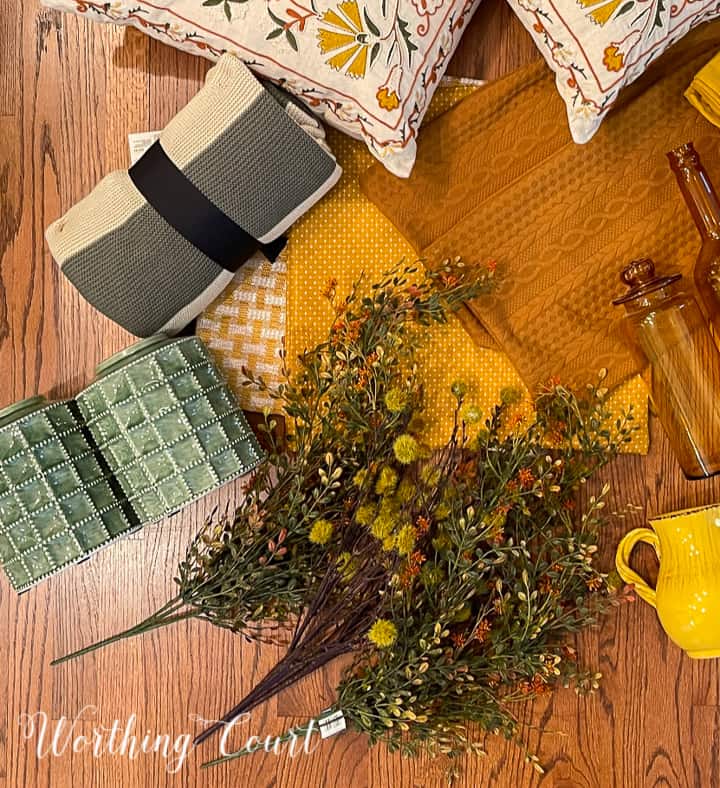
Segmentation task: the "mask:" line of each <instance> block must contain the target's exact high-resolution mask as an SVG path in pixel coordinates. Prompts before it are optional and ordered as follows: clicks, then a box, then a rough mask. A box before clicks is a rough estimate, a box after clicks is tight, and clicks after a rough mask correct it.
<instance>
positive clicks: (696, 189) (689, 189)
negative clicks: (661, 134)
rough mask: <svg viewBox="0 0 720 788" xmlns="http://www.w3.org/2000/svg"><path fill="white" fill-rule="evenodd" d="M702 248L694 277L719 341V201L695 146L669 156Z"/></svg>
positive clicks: (682, 147) (702, 302)
mask: <svg viewBox="0 0 720 788" xmlns="http://www.w3.org/2000/svg"><path fill="white" fill-rule="evenodd" d="M668 159H670V167H671V168H672V170H673V172H674V173H675V177H676V178H677V181H678V184H680V191H681V192H682V195H683V197H684V198H685V202H686V203H687V206H688V208H689V210H690V213H691V214H692V217H693V219H694V220H695V224H696V225H697V228H698V231H699V232H700V238H701V241H702V245H701V247H700V253H699V254H698V258H697V261H696V263H695V268H694V271H693V277H694V279H695V287H696V288H697V291H698V294H699V295H700V301H701V305H702V307H703V311H704V312H705V315H706V317H707V318H708V320H709V321H710V325H711V328H712V329H713V333H714V335H715V339H716V341H717V340H718V338H720V200H719V199H718V196H717V194H716V193H715V189H714V188H713V185H712V183H711V182H710V179H709V178H708V174H707V172H705V168H704V167H703V166H702V163H701V161H700V156H699V155H698V153H697V151H696V150H695V148H694V146H693V144H692V142H688V143H686V144H685V145H681V146H680V147H679V148H675V150H672V151H670V153H668Z"/></svg>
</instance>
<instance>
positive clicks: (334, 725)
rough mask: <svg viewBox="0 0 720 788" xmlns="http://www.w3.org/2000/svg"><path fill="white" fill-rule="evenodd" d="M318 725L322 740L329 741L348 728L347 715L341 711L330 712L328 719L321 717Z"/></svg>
mask: <svg viewBox="0 0 720 788" xmlns="http://www.w3.org/2000/svg"><path fill="white" fill-rule="evenodd" d="M318 725H319V727H320V738H321V739H329V738H330V737H331V736H335V734H336V733H341V732H342V731H344V730H345V728H346V727H347V726H346V724H345V715H344V714H343V713H342V712H341V711H340V709H337V711H332V712H330V713H329V714H328V715H327V716H326V717H320V719H319V720H318Z"/></svg>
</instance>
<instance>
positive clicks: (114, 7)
mask: <svg viewBox="0 0 720 788" xmlns="http://www.w3.org/2000/svg"><path fill="white" fill-rule="evenodd" d="M43 3H44V5H46V6H49V7H50V8H56V9H59V10H61V11H68V12H71V13H75V14H78V15H80V16H82V17H85V18H86V19H92V20H94V21H99V22H109V23H113V24H118V25H132V26H133V27H136V28H138V29H139V30H142V31H143V32H144V33H147V34H148V35H151V36H153V37H154V38H157V39H159V40H160V41H164V42H166V43H168V44H171V45H172V46H175V47H178V48H179V49H184V50H186V51H188V52H192V53H193V54H195V55H203V56H204V57H207V58H211V59H217V58H218V57H219V56H220V55H221V54H222V53H223V52H224V51H231V52H233V53H234V54H236V55H237V56H238V57H240V58H241V59H242V60H244V61H245V62H246V63H247V64H248V65H249V66H250V67H251V68H252V69H253V70H254V71H255V72H257V73H258V74H260V75H261V76H264V77H267V78H268V79H270V80H272V81H274V82H276V83H278V84H280V85H281V86H282V87H284V88H285V89H287V90H289V91H290V92H291V93H294V94H295V95H296V96H299V97H300V98H301V99H302V100H303V101H305V102H306V103H307V104H308V105H309V106H310V107H311V108H312V109H313V110H315V111H316V112H317V113H318V114H320V115H321V116H322V117H323V118H324V119H325V120H326V121H327V122H328V123H330V124H332V125H333V126H336V127H337V128H339V129H340V130H341V131H344V132H346V133H348V134H351V135H352V136H354V137H357V138H360V139H362V140H364V142H365V143H366V144H367V146H368V148H369V149H370V151H371V152H372V154H373V156H375V157H377V158H378V159H379V160H380V161H381V162H382V163H383V164H384V165H385V166H386V167H387V168H388V169H389V170H390V171H391V172H393V173H395V174H396V175H400V176H402V177H407V176H408V175H409V174H410V171H411V170H412V166H413V163H414V161H415V146H416V136H417V131H418V128H419V126H420V122H421V120H422V118H423V115H424V114H425V110H426V109H427V107H428V104H429V102H430V99H431V98H432V95H433V93H434V92H435V88H436V87H437V85H438V82H439V81H440V77H442V75H443V73H444V72H445V68H446V66H447V64H448V62H449V60H450V57H451V56H452V53H453V52H454V50H455V47H456V46H457V44H458V41H459V40H460V36H461V35H462V32H463V30H464V28H465V26H466V24H467V22H468V21H469V19H470V17H471V16H472V14H473V12H474V11H475V8H476V7H477V5H478V3H479V0H342V1H339V0H284V2H280V1H279V0H164V2H161V0H156V2H151V1H150V0H114V2H112V3H109V2H104V0H98V1H97V2H91V0H43ZM268 133H270V134H271V133H272V129H268Z"/></svg>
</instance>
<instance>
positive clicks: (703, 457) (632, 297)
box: [614, 259, 720, 479]
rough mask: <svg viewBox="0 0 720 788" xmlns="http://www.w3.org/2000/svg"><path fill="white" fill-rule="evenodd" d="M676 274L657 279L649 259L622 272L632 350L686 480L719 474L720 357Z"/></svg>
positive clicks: (679, 277) (694, 303)
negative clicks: (647, 370)
mask: <svg viewBox="0 0 720 788" xmlns="http://www.w3.org/2000/svg"><path fill="white" fill-rule="evenodd" d="M681 279H682V277H681V276H680V274H672V275H670V276H656V275H655V265H654V264H653V262H652V260H647V259H644V260H634V261H633V262H632V263H630V265H628V266H627V267H626V268H625V270H624V271H623V272H622V281H623V282H624V283H625V284H626V285H627V286H628V287H629V288H630V289H629V290H628V291H627V292H626V293H625V294H624V295H623V296H621V297H620V298H617V299H615V301H614V303H615V304H618V305H619V304H622V305H623V306H624V307H625V328H626V330H627V332H628V337H629V339H630V342H631V344H630V347H631V349H632V350H633V351H634V352H635V354H636V356H637V358H638V361H639V362H640V364H641V365H642V366H643V367H644V366H647V365H649V366H650V369H651V372H652V375H651V380H652V383H651V394H652V399H653V402H654V404H655V408H656V410H657V413H658V416H659V417H660V421H661V422H662V425H663V427H664V428H665V432H666V433H667V436H668V438H669V439H670V443H671V444H672V447H673V449H674V451H675V455H676V456H677V458H678V461H679V463H680V467H681V468H682V470H683V472H684V473H685V476H687V478H688V479H704V478H706V477H708V476H713V475H715V474H716V473H720V353H719V351H718V348H717V347H716V346H715V343H714V342H713V339H712V337H711V336H710V331H708V326H707V324H706V322H705V319H704V317H703V314H702V312H701V311H700V307H699V306H698V304H697V302H696V301H695V299H694V298H693V297H692V295H690V294H688V293H686V292H685V291H684V290H683V289H682V283H681Z"/></svg>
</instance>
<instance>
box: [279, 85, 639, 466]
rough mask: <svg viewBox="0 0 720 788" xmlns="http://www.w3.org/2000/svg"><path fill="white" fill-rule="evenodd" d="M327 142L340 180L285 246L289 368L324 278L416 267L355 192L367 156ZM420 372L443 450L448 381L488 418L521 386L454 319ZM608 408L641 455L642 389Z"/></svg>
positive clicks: (345, 284)
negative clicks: (625, 418)
mask: <svg viewBox="0 0 720 788" xmlns="http://www.w3.org/2000/svg"><path fill="white" fill-rule="evenodd" d="M476 85H477V83H471V82H469V81H467V80H459V81H446V82H444V84H443V85H442V86H441V88H440V89H439V90H438V91H437V92H436V94H435V97H434V99H433V101H432V104H431V106H430V109H429V111H428V119H432V118H433V117H436V116H437V115H439V114H441V113H442V112H444V111H446V110H447V109H449V108H450V107H452V106H453V105H454V104H455V103H457V102H458V101H460V100H461V99H463V98H464V97H465V96H467V95H469V94H470V93H471V92H472V91H473V90H475V89H476ZM328 142H329V144H330V146H331V148H332V150H333V153H334V154H335V155H336V157H337V159H338V162H339V163H340V165H341V166H342V167H343V170H344V172H343V176H342V178H341V179H340V182H339V183H338V185H337V186H336V187H335V188H334V189H333V191H332V192H330V194H329V195H328V196H327V197H325V198H324V199H323V200H321V201H320V202H319V203H318V204H317V205H315V206H314V207H313V208H312V209H311V210H310V211H308V213H307V214H305V216H303V217H302V218H301V219H300V220H299V221H298V222H297V223H296V224H295V226H294V227H293V230H292V232H291V235H290V242H289V244H288V249H287V255H288V290H287V323H286V332H287V333H286V343H287V350H288V360H289V363H290V364H291V368H292V363H293V360H294V359H296V358H297V356H298V355H300V354H301V353H302V352H303V351H304V350H306V349H308V348H312V347H314V346H315V345H316V344H317V343H318V342H320V341H322V340H323V339H324V338H325V337H326V336H327V333H328V330H329V328H330V325H331V324H332V322H333V314H332V309H331V307H330V304H329V303H328V301H327V300H326V298H325V297H324V296H323V290H324V289H325V287H326V284H327V282H328V279H329V278H330V277H334V278H336V279H337V280H338V285H337V292H338V294H339V295H342V294H344V293H346V292H348V291H349V290H350V288H351V286H352V284H353V283H354V282H355V281H356V280H357V279H358V277H359V276H360V275H361V274H365V276H366V277H367V279H368V281H370V282H373V281H375V280H377V279H378V278H379V277H380V276H381V275H382V274H383V273H384V272H385V271H387V270H388V269H389V268H391V267H393V266H394V265H396V264H397V263H398V262H399V261H401V260H405V261H406V262H408V263H410V262H415V259H416V256H415V253H414V251H413V249H412V247H411V246H410V245H409V244H408V242H407V241H406V240H405V239H404V238H403V237H402V236H401V235H400V233H399V232H398V231H397V230H396V229H395V228H394V227H393V225H392V224H390V222H389V221H388V220H387V219H386V218H385V217H384V216H383V215H382V214H381V213H380V211H379V210H378V209H377V208H376V207H375V206H374V205H373V204H372V203H371V202H370V201H369V200H368V199H367V198H366V197H365V196H364V195H363V194H362V193H361V191H360V186H359V181H358V179H359V176H360V174H361V173H362V172H363V171H364V170H365V169H366V168H367V167H369V166H370V164H371V163H372V161H373V160H372V157H371V156H370V154H369V153H368V152H367V149H366V148H365V146H364V145H363V144H362V143H361V142H358V141H356V140H353V139H351V138H349V137H346V136H344V135H343V134H340V133H339V132H337V131H334V130H332V129H330V130H328ZM419 367H420V370H421V375H422V378H423V381H424V384H425V393H426V412H425V421H426V423H427V425H428V428H427V433H426V435H425V436H424V437H425V439H426V440H427V441H428V443H430V444H431V445H433V446H440V445H443V444H444V443H445V442H446V441H447V439H448V437H449V435H450V432H451V430H452V420H453V408H454V402H455V400H454V397H453V396H452V394H451V392H450V387H451V386H452V383H453V382H454V381H456V380H462V381H463V382H464V383H466V384H467V386H468V397H467V400H468V401H471V402H472V403H473V404H475V405H477V406H478V407H480V408H481V409H482V410H483V412H485V413H487V412H488V411H489V410H490V408H492V406H493V404H495V403H496V402H497V401H498V395H499V392H500V390H501V389H502V388H503V387H506V386H514V387H520V388H522V384H521V382H520V379H519V378H518V376H517V373H516V372H515V370H514V369H513V367H512V365H511V364H510V362H509V361H508V359H507V358H506V357H505V356H504V355H503V354H502V353H499V352H496V351H494V350H489V349H487V348H479V347H477V346H476V345H475V344H474V343H473V342H472V341H471V339H470V338H469V336H468V334H467V332H466V331H465V329H463V327H462V325H461V324H460V322H459V320H458V319H457V318H455V317H451V320H450V322H449V324H448V325H446V326H436V327H433V328H432V333H431V338H430V340H429V342H428V344H427V346H426V347H424V348H423V349H422V350H421V351H420V355H419ZM611 404H612V406H613V409H614V410H615V411H616V412H618V413H619V411H620V409H621V408H623V407H624V408H627V407H628V406H629V405H631V404H632V405H633V411H634V414H635V420H636V424H638V425H639V427H640V429H639V430H638V431H637V432H636V433H635V437H634V440H633V442H632V444H628V451H631V452H638V453H646V452H647V447H648V430H647V412H648V408H647V392H646V389H645V388H644V384H643V383H642V381H641V380H640V379H639V378H638V379H635V380H632V381H629V382H628V383H627V384H625V385H624V386H622V387H621V388H620V389H618V390H617V392H615V394H614V396H613V397H612V400H611Z"/></svg>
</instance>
